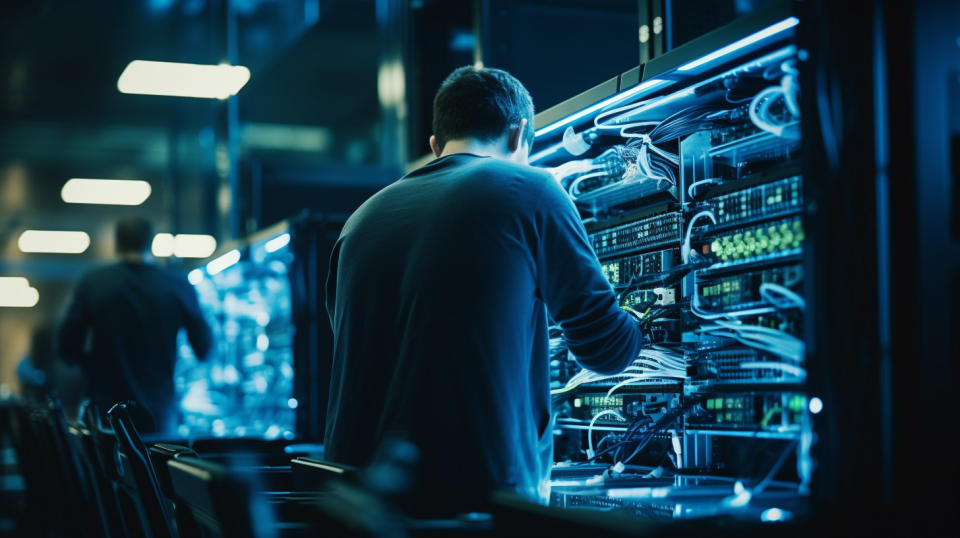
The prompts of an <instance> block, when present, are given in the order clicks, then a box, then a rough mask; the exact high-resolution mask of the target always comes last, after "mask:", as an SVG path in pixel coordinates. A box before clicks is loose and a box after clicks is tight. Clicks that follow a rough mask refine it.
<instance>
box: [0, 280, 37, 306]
mask: <svg viewBox="0 0 960 538" xmlns="http://www.w3.org/2000/svg"><path fill="white" fill-rule="evenodd" d="M39 301H40V293H39V292H38V291H37V288H34V287H32V286H30V282H29V281H28V280H27V279H26V278H23V277H22V276H5V277H0V306H9V307H19V308H30V307H32V306H36V304H37V302H39Z"/></svg>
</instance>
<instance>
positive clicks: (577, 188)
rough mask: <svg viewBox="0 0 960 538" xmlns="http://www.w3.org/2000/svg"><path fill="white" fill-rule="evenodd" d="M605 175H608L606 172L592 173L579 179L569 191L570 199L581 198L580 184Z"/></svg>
mask: <svg viewBox="0 0 960 538" xmlns="http://www.w3.org/2000/svg"><path fill="white" fill-rule="evenodd" d="M605 175H607V172H606V170H604V171H601V172H591V173H589V174H584V175H582V176H580V177H578V178H577V179H575V180H573V183H571V184H570V188H569V189H567V191H568V193H569V194H570V197H571V198H573V199H577V198H578V197H579V196H580V183H583V182H584V181H585V180H587V179H591V178H595V177H603V176H605Z"/></svg>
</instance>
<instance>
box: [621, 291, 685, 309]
mask: <svg viewBox="0 0 960 538" xmlns="http://www.w3.org/2000/svg"><path fill="white" fill-rule="evenodd" d="M676 302H677V290H676V288H654V289H649V290H647V289H639V290H633V291H630V292H627V293H624V294H623V295H621V296H620V306H629V307H630V308H638V307H647V306H649V305H651V304H655V305H668V304H674V303H676Z"/></svg>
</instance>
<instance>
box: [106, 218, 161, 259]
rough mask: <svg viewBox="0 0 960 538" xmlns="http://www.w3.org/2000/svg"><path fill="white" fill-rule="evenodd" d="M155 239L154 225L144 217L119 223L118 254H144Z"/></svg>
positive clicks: (117, 233) (116, 239)
mask: <svg viewBox="0 0 960 538" xmlns="http://www.w3.org/2000/svg"><path fill="white" fill-rule="evenodd" d="M152 239H153V224H151V223H150V221H149V220H147V219H145V218H142V217H130V218H126V219H121V220H120V221H118V222H117V228H116V235H115V243H116V250H117V254H142V253H144V252H146V251H147V249H148V248H149V247H150V242H151V241H152Z"/></svg>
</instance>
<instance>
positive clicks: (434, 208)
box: [325, 154, 643, 509]
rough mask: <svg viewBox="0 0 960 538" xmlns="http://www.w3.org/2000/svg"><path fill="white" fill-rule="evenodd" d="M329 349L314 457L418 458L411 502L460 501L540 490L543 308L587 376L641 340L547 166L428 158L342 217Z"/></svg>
mask: <svg viewBox="0 0 960 538" xmlns="http://www.w3.org/2000/svg"><path fill="white" fill-rule="evenodd" d="M327 310H328V313H329V315H330V322H331V325H332V327H333V334H334V357H333V369H332V376H331V386H330V396H329V405H328V414H327V424H326V439H325V443H326V450H327V452H326V457H327V458H329V459H330V460H332V461H339V462H343V463H349V464H353V465H360V466H362V465H366V464H368V463H369V462H370V461H371V459H372V458H374V455H375V454H376V452H377V450H378V448H380V447H381V445H382V444H383V443H384V442H385V441H386V440H388V439H391V438H394V437H396V438H400V439H403V440H406V441H409V442H411V443H413V444H414V445H416V446H417V448H418V449H419V452H420V471H419V475H418V480H419V486H418V488H417V490H416V491H417V493H416V494H415V496H417V498H418V499H420V500H422V501H423V504H424V505H430V506H437V507H438V508H439V507H442V506H447V507H450V508H451V509H453V508H454V507H456V508H470V506H471V503H474V504H477V503H483V502H484V500H485V498H486V497H487V496H488V494H489V493H490V492H491V491H492V490H494V489H498V488H503V487H506V488H512V489H514V490H515V491H517V492H519V493H521V494H523V495H525V496H527V497H528V498H531V499H534V500H539V501H544V500H546V498H547V497H548V495H549V493H548V484H549V480H548V477H549V470H550V465H551V462H552V448H553V438H552V427H551V419H550V389H549V360H548V352H549V349H548V347H549V344H548V337H547V319H548V318H547V314H548V311H549V315H550V316H551V317H552V318H553V320H555V321H556V322H558V323H559V325H560V327H561V328H562V329H563V332H564V335H565V339H566V343H567V345H568V347H569V349H570V350H571V351H572V352H573V354H574V355H575V356H576V357H577V360H578V361H579V363H580V364H581V365H582V366H583V367H585V368H588V369H591V370H594V371H596V372H600V373H616V372H619V371H621V370H623V369H624V368H625V367H626V366H628V365H629V364H630V363H631V362H632V360H633V359H634V358H635V357H636V356H637V354H638V353H639V351H640V349H641V345H642V342H643V337H642V333H641V330H640V329H639V328H638V326H637V324H636V322H635V321H634V320H633V318H631V317H630V316H629V315H628V314H627V313H626V312H624V311H623V310H622V309H620V308H619V306H618V304H617V300H616V296H615V294H614V292H613V289H612V288H611V286H610V284H609V283H608V282H607V281H606V279H605V278H604V277H603V274H602V273H601V270H600V265H599V262H598V261H597V258H596V256H595V254H594V252H593V249H592V247H591V245H590V243H589V240H588V237H587V234H586V231H585V229H584V227H583V223H582V221H581V220H580V217H579V215H578V213H577V210H576V208H575V207H574V205H573V203H572V202H571V201H570V199H569V198H568V197H567V195H566V193H565V192H564V191H563V189H562V188H561V187H560V185H559V184H557V182H556V181H555V180H554V179H553V178H552V177H551V176H550V175H549V174H547V173H546V172H543V171H541V170H537V169H535V168H532V167H528V166H522V165H518V164H515V163H511V162H507V161H504V160H498V159H494V158H487V157H479V156H476V155H471V154H453V155H449V156H446V157H443V158H439V159H437V160H435V161H433V162H431V163H429V164H427V165H426V166H424V167H422V168H420V169H418V170H416V171H414V172H412V173H410V174H408V175H407V176H405V177H404V178H402V179H400V180H399V181H397V182H395V183H393V184H391V185H390V186H388V187H386V188H384V189H383V190H381V191H380V192H379V193H377V194H375V195H374V196H373V197H371V198H370V199H369V200H368V201H367V202H366V203H364V204H363V205H362V206H361V207H360V208H359V209H358V210H357V211H356V212H355V213H354V214H353V215H352V216H351V217H350V219H349V220H348V221H347V223H346V225H345V227H344V229H343V231H342V233H341V236H340V238H339V240H338V241H337V243H336V245H335V246H334V250H333V253H332V256H331V260H330V272H329V276H328V280H327Z"/></svg>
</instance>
